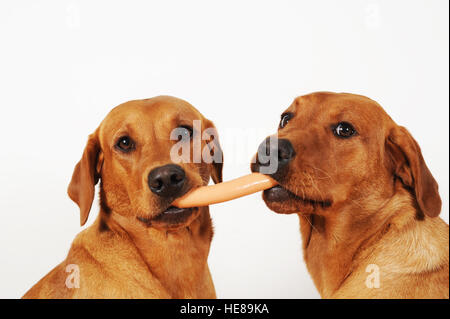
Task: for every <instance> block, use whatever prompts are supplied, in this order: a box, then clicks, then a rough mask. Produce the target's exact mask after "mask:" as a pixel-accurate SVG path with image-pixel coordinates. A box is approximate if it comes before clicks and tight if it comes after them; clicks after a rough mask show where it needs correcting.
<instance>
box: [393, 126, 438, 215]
mask: <svg viewBox="0 0 450 319" xmlns="http://www.w3.org/2000/svg"><path fill="white" fill-rule="evenodd" d="M386 148H387V150H388V153H389V155H390V159H391V162H392V163H393V172H394V175H395V176H396V177H398V178H399V179H400V180H401V181H402V183H403V184H404V185H405V186H407V187H408V188H410V189H412V190H413V191H414V194H415V197H416V201H417V204H418V205H419V208H420V209H421V210H422V212H423V213H424V214H426V215H427V216H430V217H436V216H438V215H439V213H440V212H441V205H442V202H441V197H440V196H439V191H438V184H437V182H436V181H435V179H434V178H433V176H432V175H431V172H430V170H429V169H428V167H427V165H426V164H425V161H424V159H423V156H422V152H421V151H420V147H419V145H418V144H417V142H416V141H415V140H414V138H413V137H412V136H411V134H410V133H409V132H408V130H407V129H406V128H404V127H402V126H397V127H395V128H394V129H392V130H391V132H390V134H389V136H388V138H387V140H386Z"/></svg>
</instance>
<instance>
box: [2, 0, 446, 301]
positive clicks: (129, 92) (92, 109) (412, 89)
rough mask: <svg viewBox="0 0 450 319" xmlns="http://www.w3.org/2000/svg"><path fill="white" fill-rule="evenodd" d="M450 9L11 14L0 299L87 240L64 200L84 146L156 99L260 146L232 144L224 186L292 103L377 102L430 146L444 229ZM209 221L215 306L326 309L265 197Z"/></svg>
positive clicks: (305, 6) (366, 1)
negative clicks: (120, 111)
mask: <svg viewBox="0 0 450 319" xmlns="http://www.w3.org/2000/svg"><path fill="white" fill-rule="evenodd" d="M448 9H449V8H448V1H446V0H437V1H376V0H354V1H334V0H330V1H272V2H266V1H220V2H219V1H176V2H174V1H158V2H157V1H152V2H150V1H146V2H144V1H142V2H141V1H139V2H138V1H122V2H117V1H95V2H94V1H80V2H78V1H5V0H2V1H1V2H0V108H1V113H0V115H1V125H0V129H1V132H2V134H1V141H2V143H1V151H0V154H1V165H0V176H1V182H0V214H1V215H0V216H1V221H0V223H1V225H2V227H1V228H2V229H1V232H0V249H1V253H0V270H1V271H0V297H2V298H16V297H20V296H22V294H24V293H25V292H26V291H27V290H28V289H29V288H30V287H31V286H32V285H33V284H34V283H35V282H37V281H38V279H40V278H41V277H42V276H44V275H45V274H46V273H47V272H48V271H49V270H50V269H51V268H53V267H54V266H55V265H56V264H58V263H59V262H60V261H62V260H63V259H64V258H65V256H66V253H67V251H68V248H69V246H70V243H71V241H72V240H73V238H74V237H75V235H76V234H77V233H78V232H79V231H80V230H81V229H80V227H79V214H78V209H77V206H76V205H75V204H74V203H73V202H71V201H70V199H69V198H68V196H67V195H66V188H67V185H68V182H69V180H70V177H71V174H72V169H73V167H74V165H75V163H76V162H77V161H78V160H79V158H80V157H81V153H82V150H83V148H84V145H85V142H86V138H87V136H88V134H90V133H91V132H93V131H94V129H95V128H96V127H97V125H98V124H99V123H100V121H101V120H102V119H103V117H104V116H105V115H106V113H107V112H108V111H109V110H110V109H111V108H112V107H113V106H115V105H117V104H120V103H122V102H124V101H127V100H131V99H138V98H147V97H152V96H155V95H160V94H169V95H174V96H177V97H181V98H183V99H186V100H187V101H189V102H190V103H192V104H193V105H194V106H196V107H197V108H198V109H199V110H200V111H201V112H202V113H203V114H204V115H205V116H206V117H208V118H210V119H212V120H213V121H214V122H215V123H216V125H217V127H218V129H219V133H223V134H222V135H226V134H225V133H226V132H230V131H233V130H232V129H233V128H239V129H249V131H251V132H257V133H255V134H253V135H254V136H253V138H254V140H251V139H250V140H249V142H248V143H247V142H245V143H244V145H247V146H246V147H244V149H239V147H237V146H236V143H233V141H231V142H227V143H224V145H223V147H224V153H225V160H226V161H225V170H224V177H225V179H226V180H228V179H231V178H235V177H238V176H240V175H243V174H247V173H249V164H248V163H249V161H250V157H251V154H253V153H254V152H255V151H256V148H257V145H258V144H259V142H260V141H262V139H263V138H264V137H265V136H266V135H268V134H271V133H273V132H275V129H276V127H277V124H278V121H279V115H280V113H281V112H282V111H283V110H284V109H285V108H286V107H287V106H288V105H289V104H290V103H291V101H292V100H293V98H294V97H296V96H298V95H303V94H306V93H309V92H312V91H318V90H330V91H337V92H341V91H345V92H351V93H358V94H363V95H367V96H369V97H371V98H373V99H375V100H377V101H378V102H379V103H380V104H381V105H382V106H383V107H384V108H385V109H386V111H387V112H388V113H389V114H390V115H391V116H392V117H393V119H394V120H395V121H396V122H397V123H399V124H401V125H404V126H406V127H407V128H408V129H409V130H410V131H411V132H412V133H413V135H414V137H415V138H416V139H417V141H418V142H419V144H420V145H421V147H422V151H423V154H424V157H425V159H426V162H427V164H428V166H429V168H430V169H431V171H432V172H433V174H434V177H435V178H436V179H437V181H438V183H439V185H440V191H441V197H442V199H443V202H444V205H443V210H442V213H441V216H442V217H443V218H444V219H445V220H446V221H447V222H448V212H449V201H448V194H449V171H448V168H449V147H448V145H449V140H448V139H449V134H448V133H449V122H448V115H449V114H448V113H449V90H448V85H449V43H448V37H449V34H448V33H449V32H448V30H449V29H448V26H449V17H448ZM224 140H226V138H224ZM224 142H225V141H224ZM211 211H212V216H213V220H214V224H215V231H216V233H215V237H214V239H213V243H212V248H211V254H210V258H209V264H210V268H211V271H212V275H213V279H214V282H215V285H216V290H217V295H218V297H222V298H241V297H243V298H282V297H286V298H317V297H318V296H319V295H318V293H317V292H316V290H315V288H314V285H313V283H312V281H311V279H310V276H309V274H308V273H307V270H306V268H305V265H304V262H303V260H302V257H301V242H300V234H299V230H298V228H299V226H298V218H297V217H296V216H293V215H292V216H282V215H277V214H275V213H272V212H271V211H269V210H268V209H267V208H266V207H265V205H264V204H263V202H262V200H261V199H260V194H255V195H252V196H249V197H247V198H243V199H239V200H236V201H233V202H230V203H227V204H221V205H216V206H214V207H212V209H211ZM97 212H98V208H97V206H94V209H93V211H92V212H91V216H90V219H89V223H90V222H92V221H93V220H94V219H95V217H96V215H97Z"/></svg>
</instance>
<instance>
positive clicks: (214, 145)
mask: <svg viewBox="0 0 450 319" xmlns="http://www.w3.org/2000/svg"><path fill="white" fill-rule="evenodd" d="M206 122H207V125H208V127H207V128H206V129H205V131H204V132H203V135H202V139H204V140H207V141H208V142H207V144H206V145H207V146H208V148H207V151H208V153H209V154H206V156H204V154H202V156H203V158H204V159H205V158H209V159H210V161H209V163H211V165H212V168H213V169H212V171H211V178H212V180H213V181H214V183H215V184H217V183H221V182H222V170H223V151H222V147H221V146H220V142H219V134H218V132H217V129H216V127H215V126H214V124H213V123H212V122H211V121H209V120H207V121H206Z"/></svg>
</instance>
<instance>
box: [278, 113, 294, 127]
mask: <svg viewBox="0 0 450 319" xmlns="http://www.w3.org/2000/svg"><path fill="white" fill-rule="evenodd" d="M293 116H294V115H293V114H292V113H283V114H281V121H280V128H283V127H285V126H286V125H287V124H288V123H289V120H290V119H291V118H292V117H293Z"/></svg>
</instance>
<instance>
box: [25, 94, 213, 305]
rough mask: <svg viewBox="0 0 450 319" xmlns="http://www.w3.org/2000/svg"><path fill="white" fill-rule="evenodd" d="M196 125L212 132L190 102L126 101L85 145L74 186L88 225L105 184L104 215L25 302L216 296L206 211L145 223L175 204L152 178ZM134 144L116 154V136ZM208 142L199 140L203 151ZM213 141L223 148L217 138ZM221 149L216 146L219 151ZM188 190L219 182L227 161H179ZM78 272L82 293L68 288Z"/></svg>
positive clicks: (73, 192)
mask: <svg viewBox="0 0 450 319" xmlns="http://www.w3.org/2000/svg"><path fill="white" fill-rule="evenodd" d="M193 120H199V121H201V123H202V130H204V129H206V128H212V129H214V125H213V124H212V122H210V121H209V120H207V119H205V118H204V117H203V116H202V115H201V114H200V113H199V112H198V111H197V110H196V109H195V108H193V107H192V106H191V105H190V104H189V103H187V102H185V101H183V100H180V99H177V98H173V97H168V96H160V97H156V98H152V99H147V100H136V101H130V102H127V103H124V104H122V105H119V106H118V107H116V108H115V109H113V110H112V111H111V112H110V113H109V114H108V116H107V117H106V118H105V120H103V122H102V123H101V125H100V126H99V128H98V129H97V130H96V131H95V133H93V134H92V135H91V136H90V137H89V140H88V143H87V146H86V148H85V151H84V153H83V156H82V159H81V160H80V162H79V163H78V164H77V166H76V168H75V171H74V174H73V177H72V181H71V183H70V185H69V190H68V192H69V195H70V197H71V198H72V199H73V200H74V201H75V202H76V203H77V204H78V205H79V207H80V213H81V215H80V220H81V224H82V225H83V224H84V223H85V222H86V220H87V218H88V215H89V211H90V208H91V204H92V200H93V198H94V185H95V184H96V183H97V181H98V180H101V186H100V199H101V208H100V214H99V216H98V218H97V220H96V221H95V222H94V224H93V225H91V226H90V227H88V228H87V229H85V230H84V231H82V232H81V233H80V234H78V235H77V237H76V238H75V240H74V241H73V243H72V247H71V248H70V251H69V253H68V256H67V258H66V259H65V260H64V261H63V262H62V263H61V264H59V265H58V266H57V267H56V268H54V269H53V270H52V271H51V272H50V273H49V274H47V275H46V276H45V277H44V278H42V279H41V280H40V281H39V282H38V283H37V284H36V285H34V286H33V287H32V288H31V289H30V290H29V291H28V292H27V293H26V294H25V295H24V298H215V297H216V294H215V289H214V285H213V282H212V279H211V275H210V272H209V268H208V264H207V257H208V254H209V248H210V243H211V239H212V236H213V229H212V223H211V218H210V215H209V209H208V207H202V208H199V209H198V211H197V212H196V213H194V214H193V215H192V216H190V218H189V220H188V221H187V222H185V223H182V224H179V225H178V224H177V225H164V224H152V225H150V226H148V225H146V224H144V223H142V222H141V221H139V220H138V219H137V217H140V218H145V219H150V220H151V218H152V217H154V216H156V215H157V214H158V212H160V211H163V210H165V209H166V208H167V207H168V206H169V205H170V203H167V202H164V201H163V200H162V199H160V198H158V197H157V196H155V195H154V194H152V193H151V192H150V190H149V188H148V185H147V179H146V178H147V176H148V173H149V171H150V170H151V169H152V168H155V167H158V166H161V165H165V164H168V163H171V159H170V156H169V154H170V149H171V147H172V146H173V145H174V143H175V141H171V140H170V139H169V136H170V132H171V130H173V129H174V128H176V127H178V126H180V125H183V124H187V125H192V121H193ZM124 134H127V135H130V136H132V137H133V139H134V140H135V141H136V144H137V146H136V150H135V151H134V152H133V154H123V153H120V152H118V151H117V150H116V149H115V147H114V146H115V143H116V140H117V138H119V137H120V136H121V135H124ZM206 142H207V141H202V147H203V146H204V145H205V144H206ZM215 142H218V140H216V141H215ZM218 147H219V146H218ZM178 165H181V166H182V167H183V169H184V170H185V172H186V176H187V178H188V180H189V187H190V188H192V187H197V186H202V185H206V184H207V183H208V181H209V178H210V176H212V178H213V180H214V181H215V182H220V181H221V179H222V163H214V162H213V163H212V164H206V163H205V162H201V163H197V164H195V163H192V162H191V163H179V164H178ZM70 264H75V265H77V266H78V267H79V269H80V285H79V288H68V286H66V279H67V277H68V275H69V273H67V272H66V267H67V266H68V265H70Z"/></svg>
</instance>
